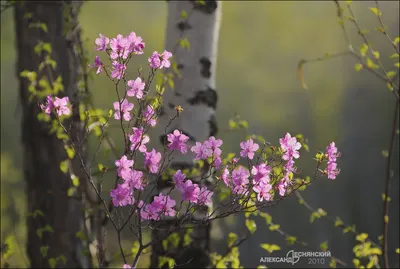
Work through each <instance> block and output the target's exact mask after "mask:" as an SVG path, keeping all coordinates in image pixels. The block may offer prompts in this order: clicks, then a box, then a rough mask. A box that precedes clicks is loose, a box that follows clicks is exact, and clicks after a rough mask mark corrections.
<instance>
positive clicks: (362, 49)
mask: <svg viewBox="0 0 400 269" xmlns="http://www.w3.org/2000/svg"><path fill="white" fill-rule="evenodd" d="M367 52H368V45H367V44H365V43H363V44H362V45H361V47H360V55H361V56H362V57H364V56H365V55H367Z"/></svg>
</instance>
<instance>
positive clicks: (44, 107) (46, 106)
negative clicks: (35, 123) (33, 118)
mask: <svg viewBox="0 0 400 269" xmlns="http://www.w3.org/2000/svg"><path fill="white" fill-rule="evenodd" d="M40 108H41V109H42V110H44V112H45V113H46V114H48V115H50V114H51V110H52V109H53V108H54V103H53V98H52V97H51V95H48V96H47V97H46V103H45V104H44V105H43V104H41V105H40Z"/></svg>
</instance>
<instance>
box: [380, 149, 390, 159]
mask: <svg viewBox="0 0 400 269" xmlns="http://www.w3.org/2000/svg"><path fill="white" fill-rule="evenodd" d="M381 153H382V156H383V157H384V158H388V157H389V151H387V150H382V151H381Z"/></svg>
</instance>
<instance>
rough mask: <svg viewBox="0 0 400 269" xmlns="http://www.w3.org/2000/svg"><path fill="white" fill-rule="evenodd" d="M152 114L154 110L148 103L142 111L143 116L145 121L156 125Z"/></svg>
mask: <svg viewBox="0 0 400 269" xmlns="http://www.w3.org/2000/svg"><path fill="white" fill-rule="evenodd" d="M154 114H155V111H154V109H153V108H152V107H151V106H150V105H148V106H147V108H146V111H145V112H144V113H143V117H144V119H145V121H146V123H147V124H148V125H150V126H153V127H154V126H155V125H156V119H155V118H153V117H154Z"/></svg>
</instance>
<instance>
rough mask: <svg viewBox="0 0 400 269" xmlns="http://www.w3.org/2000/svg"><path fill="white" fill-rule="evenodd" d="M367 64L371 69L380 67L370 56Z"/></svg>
mask: <svg viewBox="0 0 400 269" xmlns="http://www.w3.org/2000/svg"><path fill="white" fill-rule="evenodd" d="M367 66H368V68H371V69H377V68H379V65H377V64H376V63H374V62H373V61H372V60H371V59H370V58H369V57H368V58H367Z"/></svg>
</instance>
